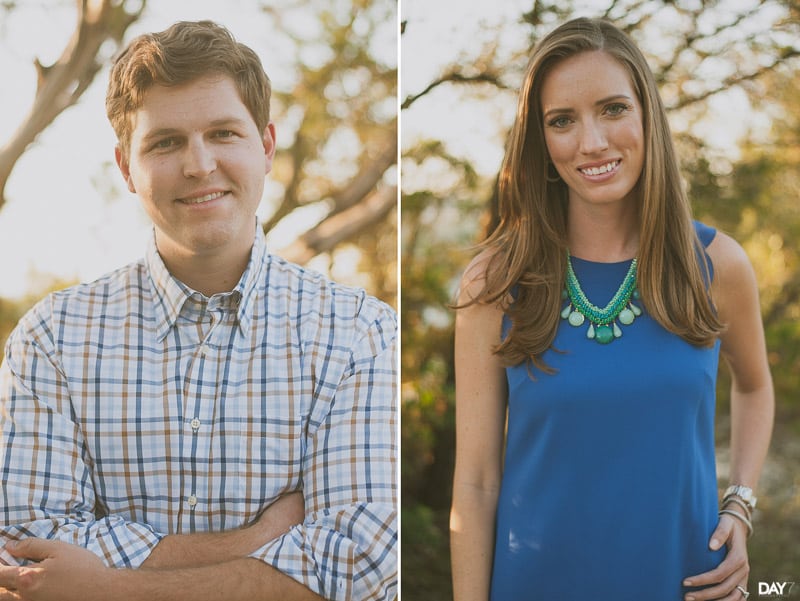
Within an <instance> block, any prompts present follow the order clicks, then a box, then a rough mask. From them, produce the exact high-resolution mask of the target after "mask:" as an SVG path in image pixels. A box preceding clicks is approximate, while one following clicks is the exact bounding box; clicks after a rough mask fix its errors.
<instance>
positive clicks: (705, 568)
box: [451, 19, 774, 601]
mask: <svg viewBox="0 0 800 601" xmlns="http://www.w3.org/2000/svg"><path fill="white" fill-rule="evenodd" d="M498 198H499V222H498V226H497V228H496V229H495V230H494V232H493V233H492V234H491V236H490V237H489V238H488V240H487V241H486V242H485V244H484V248H483V251H482V252H481V253H480V254H479V255H478V256H477V257H476V258H475V259H474V260H473V261H472V263H471V264H470V265H469V267H468V268H467V270H466V272H465V274H464V277H463V280H462V286H461V292H460V295H459V306H460V308H459V311H458V314H457V317H456V382H457V388H456V403H457V414H456V415H457V417H456V432H457V449H456V469H455V479H454V491H453V507H452V513H451V545H452V557H453V578H454V590H455V597H456V600H457V601H466V600H473V599H474V600H480V601H487V599H492V600H493V601H500V600H515V601H518V600H524V599H543V600H550V599H559V600H563V599H570V600H571V599H575V600H581V601H584V600H586V599H600V600H605V599H636V600H637V601H640V600H643V599H646V600H647V601H662V600H663V601H676V600H678V599H681V598H685V599H688V600H692V599H695V600H697V601H700V600H705V599H725V600H736V599H741V598H747V596H748V595H749V593H748V589H747V578H748V571H749V568H748V563H747V548H746V539H747V536H748V533H749V530H750V528H751V515H752V509H753V506H754V505H755V497H754V495H753V492H752V489H753V488H755V486H756V483H757V481H758V476H759V472H760V470H761V466H762V463H763V461H764V458H765V456H766V452H767V447H768V445H769V438H770V434H771V428H772V417H773V405H774V401H773V392H772V382H771V377H770V373H769V368H768V364H767V358H766V350H765V342H764V333H763V327H762V324H761V320H760V313H759V304H758V292H757V287H756V282H755V277H754V274H753V270H752V268H751V266H750V264H749V262H748V260H747V258H746V256H745V254H744V252H743V251H742V249H741V247H740V246H739V245H738V244H737V243H736V242H734V241H733V240H732V239H731V238H729V237H728V236H726V235H725V234H723V233H721V232H716V231H715V230H713V229H711V228H708V227H706V226H704V225H702V224H699V223H694V222H693V221H692V219H691V212H690V207H689V203H688V200H687V198H686V195H685V193H684V191H683V188H682V186H681V181H680V176H679V172H678V166H677V160H676V157H675V150H674V147H673V145H672V141H671V139H670V133H669V128H668V124H667V120H666V115H665V111H664V108H663V105H662V102H661V100H660V98H659V95H658V90H657V87H656V84H655V80H654V78H653V75H652V73H651V72H650V70H649V68H648V66H647V63H646V61H645V59H644V57H643V56H642V54H641V52H640V51H639V50H638V49H637V48H636V47H635V45H634V44H633V43H632V42H631V41H630V39H629V38H628V37H627V36H625V35H624V34H623V33H622V32H620V31H619V30H618V29H616V28H615V27H613V26H612V25H610V24H608V23H606V22H603V21H597V20H588V19H577V20H574V21H571V22H569V23H566V24H565V25H563V26H561V27H559V28H558V29H556V30H555V31H553V32H552V33H551V34H550V35H548V36H547V37H545V38H544V39H543V40H542V41H541V42H540V43H539V45H538V46H537V47H536V49H535V50H534V52H533V56H532V58H531V61H530V64H529V67H528V71H527V74H526V77H525V81H524V84H523V88H522V90H521V93H520V100H519V106H518V110H517V118H516V122H515V125H514V127H513V130H512V132H511V136H510V139H509V142H508V146H507V150H506V157H505V160H504V164H503V167H502V171H501V174H500V178H499V183H498ZM719 353H722V355H723V357H724V358H725V359H726V360H727V362H728V365H729V367H730V370H731V374H732V382H733V385H732V391H731V395H732V396H731V406H732V438H731V445H732V446H731V471H730V481H731V484H732V485H735V486H734V487H732V488H730V489H728V490H726V491H725V493H723V499H722V501H721V502H720V501H719V500H718V495H717V479H716V470H715V463H714V434H713V419H714V404H715V398H714V392H715V382H716V373H717V365H718V357H719ZM506 416H507V424H508V429H507V434H505V435H504V432H505V430H504V427H505V424H506ZM503 457H504V458H503Z"/></svg>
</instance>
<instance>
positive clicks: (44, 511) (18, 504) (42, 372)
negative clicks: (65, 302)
mask: <svg viewBox="0 0 800 601" xmlns="http://www.w3.org/2000/svg"><path fill="white" fill-rule="evenodd" d="M46 306H47V303H46V302H43V303H40V305H39V306H38V307H37V308H35V309H34V310H33V311H31V312H30V313H29V314H28V315H27V316H26V318H24V319H23V321H21V322H20V324H19V326H18V327H17V328H16V329H15V331H14V332H13V333H12V335H11V336H10V338H9V341H8V343H7V345H6V349H5V358H4V360H3V363H2V365H1V366H0V483H1V484H0V487H1V489H0V546H2V545H3V544H5V542H7V541H9V540H18V539H23V538H28V537H37V538H46V539H56V540H61V541H64V542H68V543H72V544H76V545H80V546H82V547H85V548H87V549H89V550H90V551H92V552H94V553H95V554H96V555H98V556H99V557H100V558H101V559H102V560H103V561H104V562H105V563H106V565H108V566H110V567H129V568H135V567H138V566H139V565H140V564H141V563H142V562H143V561H144V560H145V559H146V558H147V556H148V555H149V553H150V551H151V550H152V548H153V547H155V545H156V544H157V543H158V541H159V540H161V538H162V535H160V534H158V533H156V532H154V531H153V529H152V528H150V527H149V526H147V525H145V524H139V523H135V522H132V521H128V520H126V519H124V518H123V517H120V516H107V515H105V516H104V515H103V512H102V511H98V507H97V499H96V497H95V491H94V485H93V481H92V469H91V465H92V458H91V457H90V456H89V454H88V453H87V451H86V447H85V444H84V441H83V436H82V433H81V429H80V427H79V426H78V424H77V423H76V422H75V420H74V416H73V412H72V410H71V400H70V392H69V389H68V386H67V379H66V377H65V376H64V374H63V371H62V369H61V367H60V366H59V363H58V358H57V354H56V353H55V351H54V336H53V331H52V328H51V324H50V320H49V319H48V315H47V311H46V310H44V308H45V307H46ZM71 416H73V417H72V418H71ZM3 559H4V561H6V562H7V563H10V562H11V561H13V559H12V558H10V556H8V555H4V557H3Z"/></svg>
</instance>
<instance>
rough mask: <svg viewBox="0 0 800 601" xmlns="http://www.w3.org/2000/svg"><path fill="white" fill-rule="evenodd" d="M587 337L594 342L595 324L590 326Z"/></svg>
mask: <svg viewBox="0 0 800 601" xmlns="http://www.w3.org/2000/svg"><path fill="white" fill-rule="evenodd" d="M586 337H587V338H588V339H589V340H594V324H593V323H590V324H589V329H588V330H587V331H586Z"/></svg>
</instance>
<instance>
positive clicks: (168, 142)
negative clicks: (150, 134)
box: [153, 138, 177, 150]
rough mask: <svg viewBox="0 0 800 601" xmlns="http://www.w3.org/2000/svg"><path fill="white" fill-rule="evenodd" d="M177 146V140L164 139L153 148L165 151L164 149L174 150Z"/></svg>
mask: <svg viewBox="0 0 800 601" xmlns="http://www.w3.org/2000/svg"><path fill="white" fill-rule="evenodd" d="M176 144H177V140H175V138H164V139H163V140H159V141H158V142H156V143H155V144H153V148H155V149H159V150H160V149H164V148H172V147H173V146H175V145H176Z"/></svg>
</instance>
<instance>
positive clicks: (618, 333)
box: [614, 323, 622, 338]
mask: <svg viewBox="0 0 800 601" xmlns="http://www.w3.org/2000/svg"><path fill="white" fill-rule="evenodd" d="M620 336H622V330H620V329H619V326H618V325H617V324H616V323H614V338H619V337H620Z"/></svg>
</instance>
